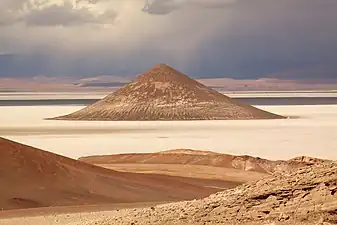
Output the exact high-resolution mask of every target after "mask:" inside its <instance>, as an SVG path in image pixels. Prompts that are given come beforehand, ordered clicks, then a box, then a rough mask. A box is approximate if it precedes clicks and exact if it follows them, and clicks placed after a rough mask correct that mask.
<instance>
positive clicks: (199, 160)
mask: <svg viewBox="0 0 337 225" xmlns="http://www.w3.org/2000/svg"><path fill="white" fill-rule="evenodd" d="M79 160H80V161H84V162H87V163H91V164H123V163H124V164H128V163H135V164H182V165H204V166H213V167H222V168H232V169H237V170H241V171H255V172H260V173H265V174H270V173H274V172H276V171H289V170H293V169H297V168H300V167H304V166H309V165H313V164H318V163H323V162H325V161H326V160H322V159H316V158H310V157H306V156H301V157H297V158H294V159H291V160H288V161H284V160H278V161H272V160H267V159H262V158H258V157H252V156H247V155H242V156H234V155H229V154H222V153H216V152H211V151H200V150H191V149H175V150H168V151H162V152H157V153H138V154H137V153H130V154H116V155H101V156H87V157H81V158H80V159H79Z"/></svg>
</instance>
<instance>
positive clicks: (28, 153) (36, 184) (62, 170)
mask: <svg viewBox="0 0 337 225" xmlns="http://www.w3.org/2000/svg"><path fill="white" fill-rule="evenodd" d="M207 182H209V181H207ZM207 182H206V181H204V180H203V179H190V178H182V177H173V176H165V175H156V174H135V173H123V172H117V171H113V170H109V169H105V168H101V167H98V166H94V165H90V164H87V163H84V162H80V161H77V160H73V159H69V158H66V157H63V156H59V155H56V154H53V153H50V152H46V151H42V150H39V149H36V148H33V147H30V146H27V145H23V144H19V143H16V142H13V141H10V140H7V139H4V138H0V184H1V185H0V209H1V210H7V209H24V208H36V207H49V206H71V205H85V204H105V203H109V204H110V203H133V202H166V201H179V200H186V199H194V198H200V197H205V196H208V195H209V194H211V193H214V192H216V191H218V190H219V189H217V188H211V187H206V185H205V183H207ZM224 185H227V184H226V183H225V184H224ZM233 185H235V184H231V187H233ZM235 186H236V185H235Z"/></svg>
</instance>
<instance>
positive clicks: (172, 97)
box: [55, 64, 283, 120]
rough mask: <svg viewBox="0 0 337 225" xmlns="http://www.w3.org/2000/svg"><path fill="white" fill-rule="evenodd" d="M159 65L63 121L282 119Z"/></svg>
mask: <svg viewBox="0 0 337 225" xmlns="http://www.w3.org/2000/svg"><path fill="white" fill-rule="evenodd" d="M279 118H283V117H282V116H279V115H276V114H272V113H269V112H266V111H263V110H260V109H257V108H255V107H253V106H250V105H246V104H242V103H239V102H237V101H235V100H233V99H231V98H229V97H227V96H225V95H223V94H221V93H219V92H217V91H215V90H213V89H211V88H208V87H206V86H205V85H203V84H201V83H199V82H197V81H196V80H193V79H191V78H189V77H188V76H186V75H185V74H183V73H181V72H179V71H177V70H175V69H173V68H171V67H169V66H168V65H165V64H159V65H157V66H155V67H154V68H152V69H150V70H149V71H148V72H146V73H144V74H142V75H140V76H139V77H137V78H136V79H135V80H134V81H133V82H131V83H129V84H127V85H125V86H124V87H122V88H121V89H119V90H118V91H116V92H114V93H112V94H110V95H108V96H106V97H105V98H103V99H102V100H100V101H98V102H96V103H94V104H92V105H90V106H88V107H86V108H84V109H82V110H79V111H77V112H74V113H72V114H69V115H66V116H60V117H57V118H55V119H59V120H238V119H279Z"/></svg>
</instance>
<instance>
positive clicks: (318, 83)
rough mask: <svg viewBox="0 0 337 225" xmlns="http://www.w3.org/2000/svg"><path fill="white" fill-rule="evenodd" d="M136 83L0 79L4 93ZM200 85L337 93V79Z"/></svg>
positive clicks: (98, 78)
mask: <svg viewBox="0 0 337 225" xmlns="http://www.w3.org/2000/svg"><path fill="white" fill-rule="evenodd" d="M133 79H134V77H133V76H129V77H120V76H114V75H110V76H109V75H106V76H93V77H90V78H76V77H58V78H56V77H44V76H37V77H33V78H0V91H1V92H4V91H60V92H61V91H109V92H110V91H112V90H115V89H118V88H119V87H122V86H124V85H125V84H127V83H129V82H131V81H132V80H133ZM197 81H199V82H201V83H203V84H205V85H206V86H208V87H211V88H214V89H217V90H220V91H271V90H272V91H295V90H337V79H299V80H294V79H277V78H260V79H257V80H248V79H247V80H236V79H232V78H200V79H197Z"/></svg>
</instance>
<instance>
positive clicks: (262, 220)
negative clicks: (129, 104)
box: [73, 162, 337, 225]
mask: <svg viewBox="0 0 337 225" xmlns="http://www.w3.org/2000/svg"><path fill="white" fill-rule="evenodd" d="M336 223H337V164H336V163H335V162H331V163H320V164H316V165H311V166H307V167H303V168H300V169H297V170H294V171H288V172H276V173H274V174H273V175H271V176H268V177H266V178H264V179H261V180H258V181H254V182H251V183H247V184H244V185H241V186H239V187H237V188H234V189H231V190H226V191H223V192H219V193H216V194H212V195H211V196H209V197H207V198H204V199H200V200H193V201H186V202H179V203H172V204H165V205H159V206H155V207H151V208H146V209H133V210H130V209H127V210H122V211H119V212H114V213H111V214H109V215H107V216H105V218H102V217H101V218H96V219H94V220H91V221H89V222H84V221H83V222H81V224H84V225H94V224H99V225H130V224H134V225H136V224H137V225H147V224H151V225H173V224H174V225H192V224H193V225H205V224H207V225H215V224H217V225H218V224H222V225H237V224H241V225H329V224H330V225H331V224H336ZM73 224H76V223H73ZM78 224H79V223H78Z"/></svg>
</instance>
